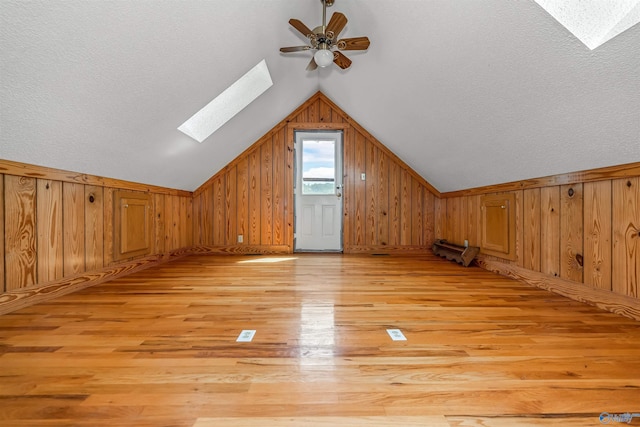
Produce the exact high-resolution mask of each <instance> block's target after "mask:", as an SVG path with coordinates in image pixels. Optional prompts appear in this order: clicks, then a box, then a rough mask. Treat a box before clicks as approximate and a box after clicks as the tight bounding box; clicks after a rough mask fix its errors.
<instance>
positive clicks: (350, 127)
mask: <svg viewBox="0 0 640 427" xmlns="http://www.w3.org/2000/svg"><path fill="white" fill-rule="evenodd" d="M296 129H299V130H310V129H322V130H341V131H343V176H344V179H343V183H344V189H343V206H344V217H343V218H344V219H343V244H344V250H345V252H361V251H384V250H401V249H403V248H408V249H411V250H416V249H420V248H426V247H428V246H429V245H430V244H431V243H432V241H433V239H434V236H435V231H434V221H435V215H434V210H435V206H436V198H435V197H434V192H435V190H434V189H433V187H431V186H430V185H429V184H428V183H427V182H426V181H424V180H423V179H421V178H420V177H419V176H418V175H417V174H416V173H415V172H414V171H412V170H411V169H410V168H409V167H408V166H407V165H406V164H404V163H403V162H402V161H401V160H400V159H398V158H397V157H396V156H395V155H394V154H393V153H391V152H390V151H389V150H388V149H387V148H386V147H385V146H384V145H382V144H381V143H380V142H379V141H377V140H376V139H375V138H373V137H372V136H371V135H370V134H369V133H368V132H367V131H366V130H364V129H363V128H361V127H360V126H359V125H358V124H357V123H355V122H354V121H353V120H351V119H350V118H349V117H348V116H347V115H346V114H345V113H344V112H342V111H341V110H340V109H339V108H338V107H337V106H335V105H334V104H333V103H332V102H331V101H330V100H328V99H327V98H326V97H324V95H322V94H316V95H314V96H312V97H311V98H310V99H309V100H308V101H307V102H305V103H304V104H303V105H302V106H301V107H300V108H298V109H297V110H296V111H294V112H293V113H291V114H290V115H289V116H288V117H287V118H285V120H283V121H282V122H281V123H280V124H278V125H276V127H274V128H273V129H272V130H271V131H269V132H268V133H267V134H265V135H264V136H263V137H261V138H260V139H259V140H258V141H256V142H255V143H254V144H253V145H252V146H251V147H249V148H248V149H247V150H245V152H244V153H242V154H241V155H240V156H238V157H237V158H236V159H235V160H233V161H232V162H231V163H230V164H229V165H227V166H226V167H225V168H224V169H223V170H221V171H220V172H218V173H217V174H216V175H214V176H213V177H211V178H210V179H209V180H208V181H207V182H206V183H205V184H203V185H202V186H201V187H200V188H198V189H197V190H196V191H195V192H194V197H195V198H196V199H197V198H199V197H202V199H201V200H203V201H204V200H205V198H204V197H203V195H205V194H207V193H208V192H210V191H215V190H213V189H214V188H220V186H219V185H218V184H217V182H224V183H225V184H224V187H223V188H224V191H225V193H224V197H223V198H222V199H223V204H222V206H221V208H220V210H218V211H216V210H215V209H218V208H217V207H216V208H215V209H214V214H213V215H215V212H223V213H224V218H225V224H223V227H225V230H224V233H225V237H226V240H225V242H221V241H219V240H220V239H217V240H216V241H215V242H211V243H209V242H207V239H206V238H205V239H203V244H204V245H205V246H216V247H221V246H224V247H223V248H220V249H219V250H222V251H226V252H242V251H243V250H244V251H247V252H255V251H258V252H259V251H264V250H269V248H270V247H272V248H278V250H280V248H283V247H286V248H288V250H289V251H292V250H293V160H294V159H293V136H294V130H296ZM234 171H235V172H234ZM363 173H364V174H365V180H362V179H361V174H363ZM216 186H217V187H216ZM437 194H438V195H439V193H437ZM217 203H218V199H216V200H215V201H214V204H217ZM201 209H202V214H201V215H198V221H199V224H197V225H196V227H199V228H201V229H202V233H204V234H205V235H208V234H211V235H215V233H217V231H216V230H215V229H216V228H219V227H220V224H219V222H218V221H215V217H214V216H212V214H208V213H205V212H204V208H202V205H201ZM238 235H242V236H243V240H244V241H243V243H238V242H237V236H238ZM241 247H244V249H240V248H241Z"/></svg>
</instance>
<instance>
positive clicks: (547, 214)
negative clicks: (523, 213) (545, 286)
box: [540, 186, 560, 276]
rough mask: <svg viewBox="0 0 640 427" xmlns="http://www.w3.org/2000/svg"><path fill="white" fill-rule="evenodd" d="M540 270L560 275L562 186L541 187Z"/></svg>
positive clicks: (552, 274)
mask: <svg viewBox="0 0 640 427" xmlns="http://www.w3.org/2000/svg"><path fill="white" fill-rule="evenodd" d="M540 207H541V209H540V225H541V228H540V270H541V272H542V273H545V274H549V275H551V276H559V275H560V187H558V186H553V187H543V188H541V189H540Z"/></svg>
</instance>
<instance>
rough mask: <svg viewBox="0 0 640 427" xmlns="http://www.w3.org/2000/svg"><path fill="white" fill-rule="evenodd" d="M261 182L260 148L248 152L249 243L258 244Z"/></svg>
mask: <svg viewBox="0 0 640 427" xmlns="http://www.w3.org/2000/svg"><path fill="white" fill-rule="evenodd" d="M261 188H262V187H261V183H260V149H259V148H257V149H255V150H253V152H252V153H251V154H249V241H248V243H249V244H250V245H259V244H260V225H261V218H260V216H261V213H262V212H261V210H260V209H261V205H260V204H261V201H262V200H261V197H260V196H261V194H260V193H261V191H262V190H261Z"/></svg>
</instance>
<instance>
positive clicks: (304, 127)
mask: <svg viewBox="0 0 640 427" xmlns="http://www.w3.org/2000/svg"><path fill="white" fill-rule="evenodd" d="M349 129H351V125H350V124H349V123H289V124H287V126H286V133H287V147H288V151H289V152H288V153H287V155H288V158H289V159H290V163H289V164H290V165H291V167H290V168H289V173H288V174H287V179H288V181H289V182H288V183H287V184H288V185H287V188H288V192H289V200H290V201H291V204H290V206H291V208H290V209H287V218H288V222H289V224H291V225H290V226H289V227H288V234H289V235H288V236H287V237H288V238H287V241H288V242H289V245H290V246H289V247H290V248H291V250H290V251H291V253H293V252H294V251H295V242H294V237H293V230H294V224H295V214H294V211H295V189H294V186H293V180H294V179H295V177H294V167H296V166H295V162H296V161H297V160H296V159H295V157H294V155H293V152H294V142H295V140H296V137H295V133H296V132H313V131H318V132H331V131H336V132H339V131H342V217H341V219H340V221H341V224H342V225H341V230H342V236H341V237H340V238H341V241H342V252H344V246H345V238H344V236H345V225H344V224H345V222H344V214H345V212H346V209H347V196H346V194H347V189H346V185H345V174H344V171H345V161H344V160H345V155H344V153H345V145H346V143H347V141H348V135H349V133H350V132H349Z"/></svg>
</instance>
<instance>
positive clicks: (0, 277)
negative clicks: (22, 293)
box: [0, 173, 6, 292]
mask: <svg viewBox="0 0 640 427" xmlns="http://www.w3.org/2000/svg"><path fill="white" fill-rule="evenodd" d="M5 291H6V289H5V286H4V174H1V173H0V292H5Z"/></svg>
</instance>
